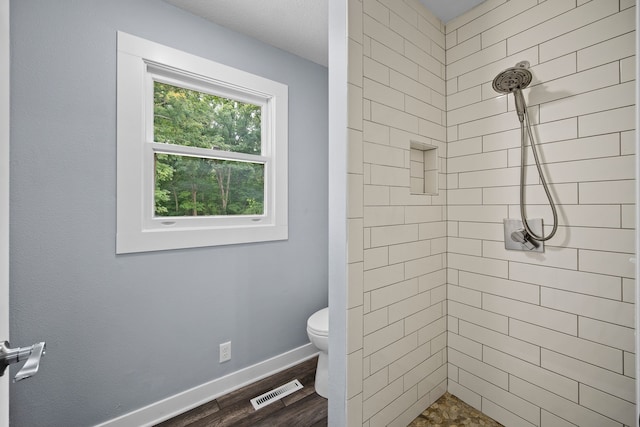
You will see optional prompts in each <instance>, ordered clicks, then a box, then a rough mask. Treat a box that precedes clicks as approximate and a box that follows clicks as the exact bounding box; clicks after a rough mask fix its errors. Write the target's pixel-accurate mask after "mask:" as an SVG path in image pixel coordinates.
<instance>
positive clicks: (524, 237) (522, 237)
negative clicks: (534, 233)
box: [511, 228, 536, 251]
mask: <svg viewBox="0 0 640 427" xmlns="http://www.w3.org/2000/svg"><path fill="white" fill-rule="evenodd" d="M511 240H513V241H514V242H518V243H520V244H522V245H523V246H524V247H525V249H529V250H530V251H531V250H534V249H535V248H536V245H535V244H533V242H531V241H530V240H529V235H528V234H527V230H525V229H524V228H521V229H520V230H516V231H514V232H513V233H511Z"/></svg>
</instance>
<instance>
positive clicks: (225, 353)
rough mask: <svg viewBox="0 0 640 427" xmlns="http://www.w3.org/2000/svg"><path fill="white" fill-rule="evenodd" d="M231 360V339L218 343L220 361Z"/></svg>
mask: <svg viewBox="0 0 640 427" xmlns="http://www.w3.org/2000/svg"><path fill="white" fill-rule="evenodd" d="M228 360H231V341H227V342H223V343H222V344H220V363H222V362H226V361H228Z"/></svg>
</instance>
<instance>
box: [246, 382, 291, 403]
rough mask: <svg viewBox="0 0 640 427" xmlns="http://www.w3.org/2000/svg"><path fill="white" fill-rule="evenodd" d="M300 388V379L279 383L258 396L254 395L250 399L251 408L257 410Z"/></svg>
mask: <svg viewBox="0 0 640 427" xmlns="http://www.w3.org/2000/svg"><path fill="white" fill-rule="evenodd" d="M301 388H302V384H300V381H298V380H293V381H291V382H288V383H286V384H285V385H281V386H280V387H278V388H275V389H273V390H271V391H268V392H266V393H264V394H261V395H260V396H258V397H254V398H253V399H251V404H252V405H253V409H255V410H258V409H260V408H264V407H265V406H267V405H269V404H271V403H273V402H275V401H276V400H280V399H282V398H283V397H285V396H289V395H290V394H291V393H293V392H295V391H298V390H300V389H301Z"/></svg>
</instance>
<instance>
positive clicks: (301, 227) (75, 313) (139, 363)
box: [11, 0, 328, 427]
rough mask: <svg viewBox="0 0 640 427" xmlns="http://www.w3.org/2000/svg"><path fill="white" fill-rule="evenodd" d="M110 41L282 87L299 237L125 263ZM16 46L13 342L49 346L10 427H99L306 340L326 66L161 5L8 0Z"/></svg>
mask: <svg viewBox="0 0 640 427" xmlns="http://www.w3.org/2000/svg"><path fill="white" fill-rule="evenodd" d="M117 30H122V31H125V32H128V33H131V34H134V35H137V36H140V37H144V38H147V39H149V40H152V41H155V42H158V43H162V44H166V45H168V46H171V47H175V48H178V49H182V50H184V51H187V52H190V53H193V54H196V55H200V56H203V57H207V58H211V59H213V60H216V61H219V62H222V63H224V64H227V65H230V66H233V67H237V68H240V69H243V70H246V71H249V72H251V73H255V74H259V75H262V76H265V77H267V78H270V79H273V80H277V81H280V82H283V83H285V84H287V85H289V101H290V104H289V108H290V109H289V222H290V226H289V240H288V241H284V242H275V243H262V244H250V245H235V246H226V247H213V248H201V249H188V250H179V251H165V252H155V253H142V254H134V255H123V256H116V255H115V225H116V224H115V213H116V194H115V189H116V161H115V159H116V31H117ZM11 43H12V45H11V48H12V68H11V72H12V76H11V90H12V93H11V97H12V102H11V107H12V110H11V114H12V117H11V120H12V121H11V133H12V142H11V340H12V343H13V344H15V345H27V344H30V343H33V342H35V341H39V340H46V341H47V347H48V348H47V350H48V351H47V355H46V357H45V359H44V360H43V364H42V367H41V372H39V373H38V375H37V376H35V377H34V378H32V379H30V380H28V381H24V382H21V383H18V384H13V385H12V386H11V400H12V401H11V425H12V426H29V427H35V426H88V425H93V424H96V423H99V422H102V421H106V420H109V419H111V418H114V417H116V416H119V415H121V414H125V413H127V412H130V411H132V410H135V409H137V408H140V407H142V406H145V405H148V404H150V403H153V402H155V401H158V400H160V399H162V398H165V397H168V396H171V395H174V394H176V393H179V392H181V391H183V390H186V389H189V388H191V387H194V386H197V385H199V384H202V383H205V382H208V381H210V380H212V379H215V378H218V377H221V376H223V375H226V374H228V373H231V372H234V371H237V370H239V369H241V368H243V367H246V366H249V365H252V364H255V363H257V362H260V361H262V360H265V359H267V358H270V357H272V356H275V355H278V354H281V353H283V352H285V351H288V350H290V349H292V348H295V347H298V346H300V345H304V344H305V343H307V342H308V340H307V337H306V332H305V326H306V320H307V317H308V316H309V315H310V314H311V313H312V312H313V311H314V310H316V309H318V308H321V307H323V306H326V304H327V208H326V206H327V197H328V196H327V109H328V107H327V69H326V68H324V67H322V66H319V65H316V64H314V63H311V62H308V61H305V60H302V59H301V58H298V57H295V56H292V55H290V54H287V53H285V52H283V51H280V50H278V49H275V48H272V47H270V46H267V45H264V44H261V43H259V42H257V41H256V40H254V39H251V38H248V37H246V36H243V35H240V34H237V33H234V32H231V31H229V30H227V29H224V28H222V27H218V26H216V25H213V24H211V23H209V22H207V21H204V20H202V19H200V18H197V17H194V16H192V15H190V14H188V13H185V12H183V11H181V10H179V9H176V8H174V7H173V6H171V5H169V4H167V3H164V2H163V1H160V0H108V1H107V0H83V1H72V0H58V1H45V0H19V1H12V2H11ZM227 340H231V341H232V343H233V351H232V355H233V359H232V360H231V361H230V362H228V363H225V364H222V365H221V364H219V363H218V361H217V359H218V344H219V343H221V342H223V341H227ZM12 373H15V369H14V370H13V371H12Z"/></svg>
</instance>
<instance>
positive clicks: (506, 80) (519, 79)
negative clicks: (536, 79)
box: [493, 61, 532, 93]
mask: <svg viewBox="0 0 640 427" xmlns="http://www.w3.org/2000/svg"><path fill="white" fill-rule="evenodd" d="M528 68H529V62H527V61H522V62H518V63H517V64H516V66H515V67H512V68H507V69H506V70H504V71H503V72H501V73H500V74H498V75H497V76H496V78H495V79H493V90H495V91H496V92H499V93H510V92H513V91H514V90H516V89H524V88H525V87H527V86H529V83H531V79H532V76H531V71H529V70H528Z"/></svg>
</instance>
